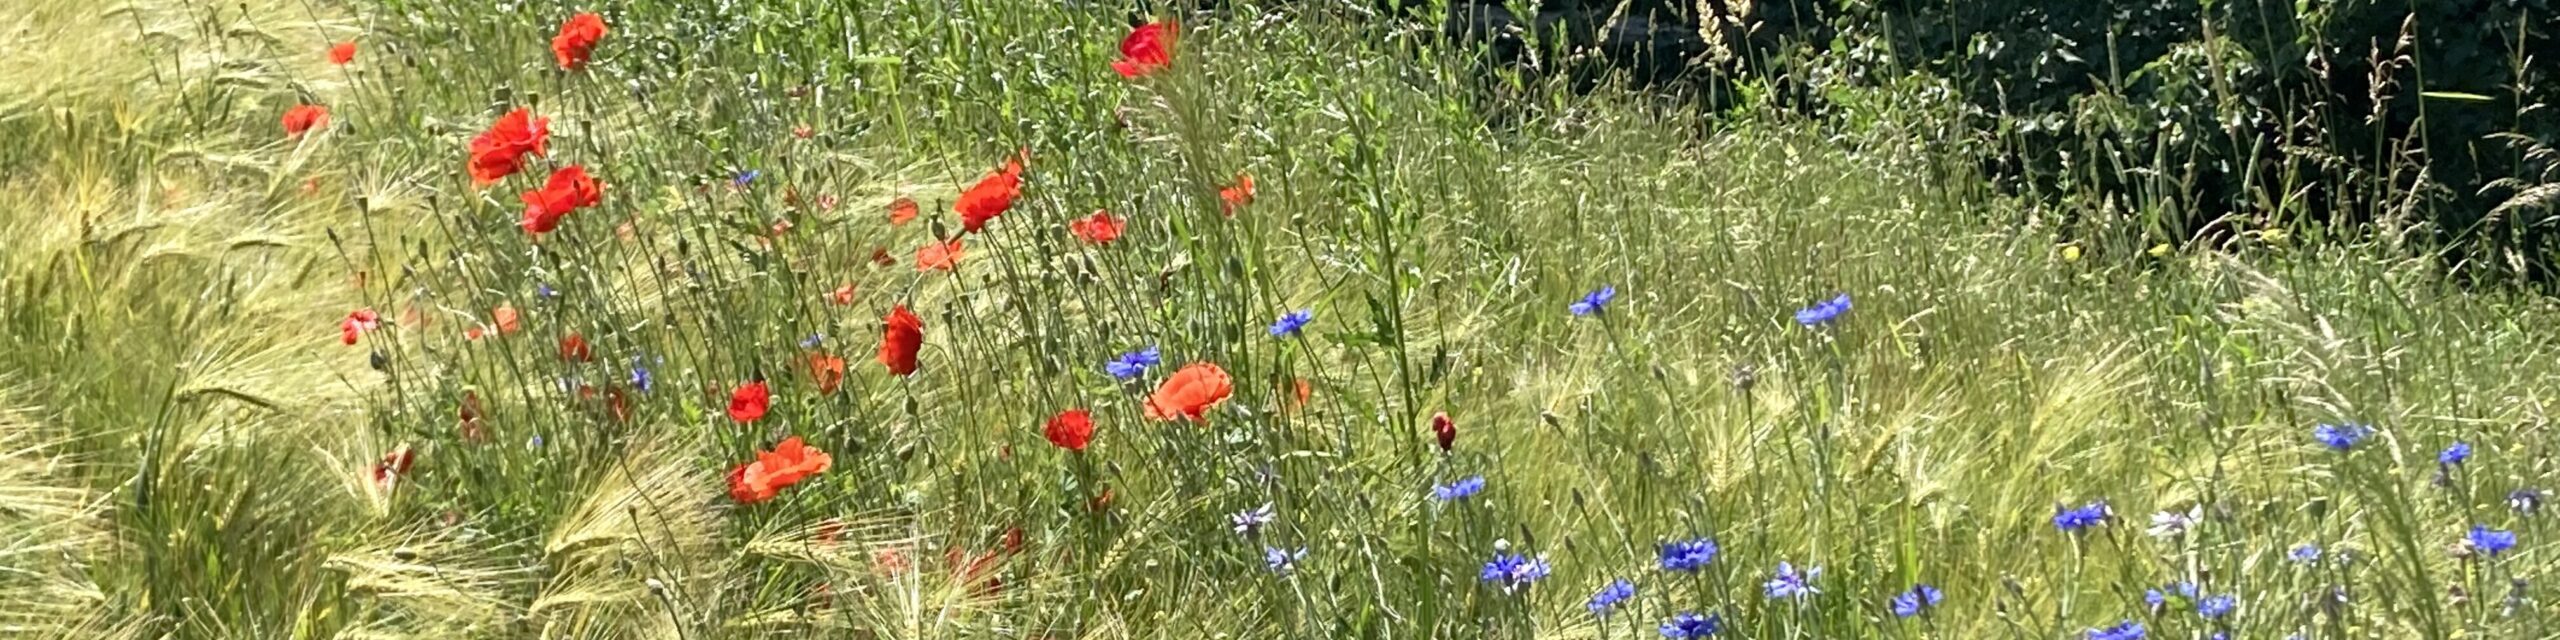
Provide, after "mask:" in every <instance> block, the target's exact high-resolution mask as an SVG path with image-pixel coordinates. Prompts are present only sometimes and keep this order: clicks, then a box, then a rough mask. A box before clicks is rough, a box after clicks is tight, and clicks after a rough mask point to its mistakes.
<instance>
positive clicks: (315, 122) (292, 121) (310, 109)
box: [284, 104, 329, 138]
mask: <svg viewBox="0 0 2560 640" xmlns="http://www.w3.org/2000/svg"><path fill="white" fill-rule="evenodd" d="M326 126H329V108H328V107H323V106H320V105H316V104H298V105H294V106H293V108H291V109H286V110H284V135H286V136H287V137H294V138H300V137H302V134H304V133H308V132H310V131H311V130H312V129H318V128H321V127H326Z"/></svg>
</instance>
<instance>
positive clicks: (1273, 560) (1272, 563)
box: [1262, 547, 1307, 576]
mask: <svg viewBox="0 0 2560 640" xmlns="http://www.w3.org/2000/svg"><path fill="white" fill-rule="evenodd" d="M1306 557H1307V548H1306V547H1298V548H1297V549H1295V550H1284V549H1281V548H1279V547H1263V548H1262V567H1263V568H1265V569H1270V570H1271V572H1272V573H1277V574H1280V575H1284V576H1285V575H1289V573H1290V572H1292V571H1296V570H1298V561H1299V560H1301V559H1304V558H1306Z"/></svg>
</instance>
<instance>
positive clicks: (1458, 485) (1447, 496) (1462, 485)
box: [1431, 476, 1484, 502]
mask: <svg viewBox="0 0 2560 640" xmlns="http://www.w3.org/2000/svg"><path fill="white" fill-rule="evenodd" d="M1483 490H1484V476H1467V477H1464V478H1459V479H1458V481H1457V482H1452V483H1449V484H1444V485H1440V486H1435V487H1432V488H1431V497H1432V498H1435V499H1438V500H1440V501H1441V502H1448V501H1451V500H1465V499H1467V497H1468V496H1472V495H1475V494H1476V492H1478V491H1483Z"/></svg>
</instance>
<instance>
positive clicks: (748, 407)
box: [729, 380, 773, 424]
mask: <svg viewBox="0 0 2560 640" xmlns="http://www.w3.org/2000/svg"><path fill="white" fill-rule="evenodd" d="M772 407H773V392H771V391H768V390H766V389H765V387H764V381H763V380H757V381H755V382H749V383H746V384H742V385H738V390H737V391H734V392H730V394H729V419H730V420H736V421H738V423H740V424H746V423H751V422H755V421H757V420H763V419H764V412H765V410H766V409H769V408H772Z"/></svg>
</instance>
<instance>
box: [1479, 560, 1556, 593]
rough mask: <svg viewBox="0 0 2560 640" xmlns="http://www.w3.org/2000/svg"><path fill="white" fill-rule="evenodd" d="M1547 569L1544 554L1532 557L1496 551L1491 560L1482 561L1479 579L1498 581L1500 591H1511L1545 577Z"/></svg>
mask: <svg viewBox="0 0 2560 640" xmlns="http://www.w3.org/2000/svg"><path fill="white" fill-rule="evenodd" d="M1548 569H1549V567H1548V566H1547V557H1546V556H1538V557H1535V558H1532V557H1529V556H1525V555H1521V554H1517V553H1496V554H1493V560H1492V561H1489V562H1486V563H1484V575H1483V576H1482V577H1481V579H1482V580H1483V581H1485V582H1500V583H1502V592H1503V593H1511V592H1514V591H1518V590H1520V588H1521V587H1526V586H1529V584H1530V583H1533V582H1537V581H1538V579H1539V578H1544V577H1547V570H1548Z"/></svg>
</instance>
